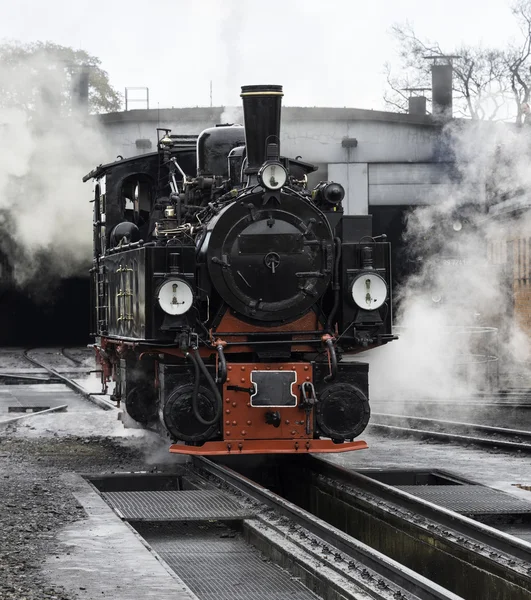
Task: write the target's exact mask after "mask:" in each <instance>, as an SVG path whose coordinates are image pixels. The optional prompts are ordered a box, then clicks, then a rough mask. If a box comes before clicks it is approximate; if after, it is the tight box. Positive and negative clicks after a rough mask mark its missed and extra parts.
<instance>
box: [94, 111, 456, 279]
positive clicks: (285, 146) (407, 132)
mask: <svg viewBox="0 0 531 600" xmlns="http://www.w3.org/2000/svg"><path fill="white" fill-rule="evenodd" d="M100 118H101V123H102V125H103V127H104V129H105V132H106V136H107V138H108V140H109V143H110V146H111V148H112V149H113V150H114V152H115V155H116V156H123V157H124V158H127V157H130V156H134V155H136V154H142V153H145V152H153V151H154V150H156V145H157V128H161V129H171V132H172V134H174V135H180V136H183V140H186V141H188V142H190V141H192V140H193V136H196V135H197V134H199V133H200V132H201V131H202V130H203V129H206V128H207V127H212V126H214V125H216V124H222V123H227V122H230V123H234V122H236V123H239V122H241V113H240V112H239V111H238V110H237V109H231V108H221V107H213V108H201V107H198V108H173V109H164V110H131V111H127V112H120V113H111V114H106V115H102V116H101V117H100ZM444 122H445V121H442V120H441V119H437V118H433V117H432V116H431V115H426V114H422V113H421V114H399V113H393V112H384V111H373V110H361V109H355V108H311V107H307V108H303V107H283V109H282V137H281V153H282V154H283V155H284V156H291V157H295V156H298V155H300V154H301V148H303V149H304V150H303V152H302V156H301V159H302V160H304V161H305V162H309V163H313V164H315V165H317V166H318V170H317V171H316V172H315V173H313V174H312V175H311V176H310V177H309V185H310V186H313V185H315V184H316V183H318V182H319V181H323V180H327V179H329V180H333V181H337V182H339V183H341V184H342V185H343V186H344V187H345V190H346V200H345V203H344V205H345V208H346V211H347V212H348V213H349V214H371V215H372V216H373V231H374V233H375V235H377V234H380V233H386V234H387V235H388V237H389V240H390V241H391V243H392V244H393V248H394V250H393V253H394V256H395V261H394V263H395V276H396V275H399V271H400V260H399V257H400V253H401V234H402V231H403V215H404V212H405V211H407V210H408V209H410V207H411V206H412V205H416V204H424V203H426V202H427V201H428V199H429V198H430V197H434V196H439V194H434V192H435V191H436V190H434V188H433V186H438V187H440V186H444V185H448V182H449V177H450V178H451V173H452V157H451V153H450V150H449V148H448V147H447V144H446V141H445V137H444V136H443V135H442V129H443V123H444ZM439 197H440V196H439ZM397 258H398V260H397Z"/></svg>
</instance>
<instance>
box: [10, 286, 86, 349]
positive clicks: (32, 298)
mask: <svg viewBox="0 0 531 600" xmlns="http://www.w3.org/2000/svg"><path fill="white" fill-rule="evenodd" d="M0 307H1V308H0V346H19V347H20V346H39V347H43V346H57V345H63V346H83V345H86V344H88V343H89V342H90V285H89V279H88V277H72V278H68V279H63V280H61V281H60V282H57V283H55V284H54V285H53V287H50V286H48V287H44V286H42V287H41V286H38V289H31V287H29V288H28V289H17V288H14V287H12V286H9V287H7V288H4V289H2V290H0Z"/></svg>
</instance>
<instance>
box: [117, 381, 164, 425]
mask: <svg viewBox="0 0 531 600" xmlns="http://www.w3.org/2000/svg"><path fill="white" fill-rule="evenodd" d="M125 410H126V411H127V414H128V415H129V416H130V417H131V418H132V419H134V420H135V421H137V422H138V423H142V425H148V424H149V423H152V422H153V421H155V420H156V418H157V395H156V393H155V390H154V389H153V388H152V387H151V386H150V385H149V384H148V383H140V384H138V385H135V386H134V387H133V388H132V389H131V391H130V392H129V393H128V394H127V398H126V399H125Z"/></svg>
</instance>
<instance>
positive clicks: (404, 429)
mask: <svg viewBox="0 0 531 600" xmlns="http://www.w3.org/2000/svg"><path fill="white" fill-rule="evenodd" d="M372 417H374V418H375V419H376V420H377V422H370V423H369V427H370V428H371V429H373V430H377V431H388V432H390V433H396V434H399V435H406V436H409V437H420V438H422V439H430V438H431V439H436V440H441V441H447V442H457V443H459V444H467V445H470V444H475V445H478V446H485V447H489V448H492V447H496V448H504V449H507V450H512V451H519V452H531V443H523V442H517V441H513V439H514V438H524V439H527V440H530V442H531V432H529V431H523V430H520V429H508V428H503V427H491V426H488V425H478V424H474V423H462V422H458V421H445V420H441V419H430V418H425V417H411V416H407V415H389V414H381V413H373V415H372ZM378 419H382V420H383V421H387V422H383V423H382V422H378ZM400 423H401V425H400ZM414 425H420V426H421V425H428V426H429V425H432V426H435V427H438V426H443V427H445V428H446V429H450V428H452V429H455V430H458V431H459V430H460V431H461V432H463V431H464V432H467V431H472V432H477V433H483V434H487V435H496V436H504V437H505V439H500V438H499V437H490V438H488V437H477V436H473V435H466V434H463V433H452V432H451V431H437V430H433V429H419V428H418V427H415V426H414ZM511 438H513V439H511Z"/></svg>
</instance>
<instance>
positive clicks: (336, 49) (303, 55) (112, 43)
mask: <svg viewBox="0 0 531 600" xmlns="http://www.w3.org/2000/svg"><path fill="white" fill-rule="evenodd" d="M509 3H510V0H482V1H481V2H480V1H479V0H444V1H440V0H431V1H430V0H424V1H422V0H400V2H397V0H372V1H370V0H363V1H360V0H265V1H263V2H262V1H259V0H129V1H125V0H91V2H84V1H78V2H75V1H72V0H15V1H14V2H8V1H7V0H3V1H2V2H1V5H0V39H2V40H3V41H7V40H21V41H23V42H30V41H37V40H42V41H44V40H48V41H53V42H56V43H58V44H62V45H65V46H73V47H76V48H83V49H85V50H87V51H88V52H89V53H90V54H93V55H95V56H98V57H99V58H100V59H101V61H102V66H103V68H104V69H105V70H106V71H108V73H109V76H110V80H111V83H112V84H113V85H114V86H115V87H116V88H118V89H119V90H120V91H121V92H122V93H123V89H124V88H125V87H126V86H147V87H149V90H150V98H151V102H150V106H151V107H152V108H156V107H157V106H160V108H163V107H171V106H197V105H199V106H208V105H209V103H210V98H209V82H210V80H212V85H213V104H214V105H215V106H220V105H236V104H239V103H240V99H239V96H238V94H239V86H240V85H245V84H255V83H275V84H281V85H283V86H284V91H285V98H284V104H286V105H291V106H296V105H299V106H353V107H359V108H374V109H381V108H383V106H384V105H383V100H382V96H383V91H384V89H385V79H384V76H383V65H384V63H385V62H386V61H389V62H391V63H392V62H393V60H395V61H396V58H395V57H396V49H395V46H394V43H393V40H392V39H391V36H390V35H389V29H390V27H391V26H392V25H393V24H394V23H397V22H398V23H403V22H405V21H406V20H407V21H409V22H410V23H412V24H413V25H414V27H415V30H416V31H417V32H418V34H419V35H421V36H423V37H428V38H432V39H437V40H438V41H439V42H440V44H441V46H442V48H443V49H448V51H451V50H452V49H453V48H454V47H457V46H459V45H460V44H461V43H462V42H465V43H469V44H476V43H482V44H483V45H485V46H503V45H504V44H506V43H507V41H508V40H510V39H511V37H513V36H514V35H516V34H517V32H518V30H517V27H516V24H515V22H514V19H513V17H512V15H511V12H510V10H509ZM140 107H141V106H139V108H140Z"/></svg>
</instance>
